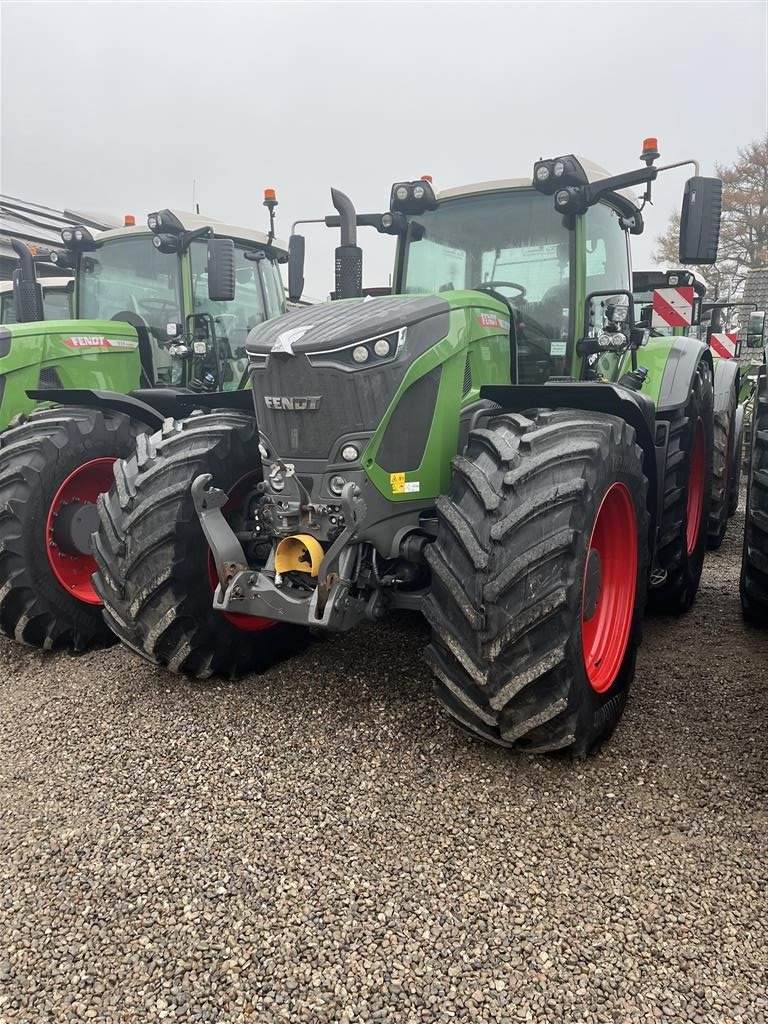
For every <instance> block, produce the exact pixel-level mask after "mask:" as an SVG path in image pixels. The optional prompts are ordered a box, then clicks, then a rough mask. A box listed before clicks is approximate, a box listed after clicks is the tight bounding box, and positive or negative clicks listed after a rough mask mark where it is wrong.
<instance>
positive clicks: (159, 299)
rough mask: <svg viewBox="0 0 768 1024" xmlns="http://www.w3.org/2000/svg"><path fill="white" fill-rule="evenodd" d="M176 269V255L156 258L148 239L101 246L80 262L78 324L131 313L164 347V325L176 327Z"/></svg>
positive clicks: (133, 237)
mask: <svg viewBox="0 0 768 1024" xmlns="http://www.w3.org/2000/svg"><path fill="white" fill-rule="evenodd" d="M179 266H180V262H179V257H178V255H177V254H175V253H161V252H159V251H158V250H157V249H156V248H155V247H154V245H153V244H152V236H151V235H128V236H124V237H122V238H115V239H113V240H107V241H106V242H104V243H103V245H101V246H99V248H98V249H95V250H94V251H93V252H88V253H85V254H84V255H83V257H82V258H81V262H80V273H79V274H78V275H77V281H78V311H79V316H80V318H81V319H84V320H112V319H113V317H115V316H116V314H118V313H126V312H128V313H134V314H137V315H138V316H140V317H141V318H142V320H143V321H144V322H145V323H146V324H147V326H148V327H149V331H150V334H151V335H152V336H153V337H154V339H155V340H156V341H157V342H159V343H162V342H164V341H165V340H166V328H167V325H168V324H169V323H179V322H180V321H181V281H180V272H179Z"/></svg>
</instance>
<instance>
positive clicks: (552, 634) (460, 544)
mask: <svg viewBox="0 0 768 1024" xmlns="http://www.w3.org/2000/svg"><path fill="white" fill-rule="evenodd" d="M642 465H643V453H642V450H641V449H640V448H639V446H638V445H637V443H636V440H635V434H634V430H633V429H632V428H631V427H630V426H629V425H628V424H627V423H625V422H624V421H622V420H620V419H618V418H616V417H612V416H603V415H599V414H595V413H589V412H578V411H575V410H560V411H557V412H549V411H536V412H533V413H530V414H528V415H525V416H522V415H511V414H498V415H493V414H489V418H488V420H487V421H486V422H484V423H483V425H482V426H481V427H480V428H478V429H476V430H473V431H472V432H471V433H470V437H469V440H468V444H467V448H466V450H465V451H464V453H463V454H462V455H460V456H458V457H457V458H456V459H455V460H454V473H453V481H452V484H451V489H450V492H449V494H448V495H447V496H445V497H443V498H440V499H439V501H438V535H437V540H436V541H435V543H434V544H433V545H431V546H430V548H429V549H428V555H427V557H428V559H429V562H430V565H431V568H432V587H431V591H430V595H429V597H428V598H427V599H426V601H425V607H424V611H425V615H426V617H427V619H428V621H429V623H430V626H431V629H432V640H431V643H430V645H429V647H428V648H427V659H428V661H429V662H430V664H431V666H432V669H433V672H434V675H435V684H434V688H435V694H436V696H437V698H438V700H439V701H440V703H441V704H442V705H443V707H444V708H445V710H446V711H447V712H448V714H449V715H450V716H451V718H453V719H454V720H455V721H456V722H457V723H458V724H459V725H461V726H462V727H463V728H465V729H467V730H469V731H470V732H471V733H473V734H475V735H476V736H479V737H481V738H483V739H486V740H489V741H491V742H493V743H497V744H500V745H502V746H507V747H514V748H516V749H521V750H527V751H530V752H538V751H555V750H563V751H568V752H569V753H570V754H571V755H573V756H576V757H581V756H586V755H587V754H589V753H591V752H593V751H594V750H595V749H596V748H597V747H598V746H599V744H600V743H601V742H602V741H603V740H604V739H605V738H606V737H607V736H609V735H610V733H611V732H612V731H613V729H614V727H615V725H616V723H617V722H618V720H619V718H620V717H621V714H622V711H623V709H624V705H625V702H626V699H627V694H628V691H629V687H630V684H631V681H632V678H633V676H634V672H635V658H636V652H637V646H638V644H639V642H640V636H641V621H642V614H643V607H644V604H645V591H646V578H647V571H648V513H647V508H646V492H647V486H648V484H647V480H646V478H645V476H644V474H643V469H642Z"/></svg>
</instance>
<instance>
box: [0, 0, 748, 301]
mask: <svg viewBox="0 0 768 1024" xmlns="http://www.w3.org/2000/svg"><path fill="white" fill-rule="evenodd" d="M767 9H768V8H767V7H766V3H765V2H764V0H750V2H743V3H739V2H736V0H729V2H727V3H719V2H718V3H703V2H699V3H652V2H648V0H646V2H644V3H640V4H636V3H619V2H612V3H605V4H604V3H571V4H568V5H563V4H559V3H554V2H553V3H540V4H534V3H520V4H512V3H508V4H504V3H499V4H488V3H453V4H416V3H387V4H374V3H368V4H364V3H351V4H339V3H337V4H330V3H319V2H318V3H312V4H298V3H296V4H293V3H287V2H284V3H280V4H261V3H249V4H246V3H228V2H225V0H219V2H216V3H207V2H202V3H201V2H198V3H176V4H172V3H160V2H153V3H146V4H145V3H118V2H113V3H109V4H100V3H81V4H78V3H52V4H43V3H35V2H32V0H24V2H23V3H16V2H9V0H5V2H4V3H3V4H2V15H1V17H2V25H1V27H2V140H1V141H2V154H1V155H2V161H1V164H0V188H1V189H2V191H3V192H5V193H10V194H11V195H15V196H20V197H22V198H24V199H27V200H30V201H32V202H39V203H45V204H50V205H52V206H59V207H62V206H68V207H74V208H78V207H79V208H81V209H91V210H105V211H110V212H114V213H117V214H122V213H128V212H129V213H134V214H135V215H136V217H137V220H138V219H142V220H143V219H144V217H145V216H146V214H147V213H148V212H149V211H151V210H155V209H158V208H162V207H165V206H170V207H180V208H182V209H189V208H191V202H192V180H193V178H195V179H196V181H197V198H198V201H199V202H200V206H201V211H202V212H204V213H208V214H210V215H211V216H215V217H218V218H221V219H225V220H228V221H230V222H233V223H241V224H247V225H251V226H254V227H260V228H264V227H265V225H266V211H265V210H264V209H263V207H262V206H261V199H262V190H263V189H264V187H266V186H274V187H276V188H277V189H278V197H279V199H280V207H279V208H278V215H279V220H278V225H279V228H278V234H279V235H281V236H282V237H287V235H288V233H289V230H290V224H291V222H292V221H293V220H294V219H296V218H299V217H316V216H322V215H324V214H325V213H330V212H332V208H331V203H330V196H329V186H330V185H335V186H337V187H339V188H341V189H342V190H343V191H345V192H347V193H348V194H349V195H350V196H351V198H352V199H353V201H354V203H355V205H356V207H357V209H358V211H360V212H373V211H380V210H383V209H384V208H385V207H386V205H387V202H388V198H389V188H390V185H391V183H392V182H393V181H395V180H402V179H409V178H416V177H419V176H420V175H422V174H425V173H429V174H432V175H433V176H434V179H435V185H436V187H437V188H448V187H452V186H455V185H460V184H465V183H468V182H472V181H482V180H486V179H491V178H504V177H516V176H523V175H527V174H529V173H530V170H531V168H532V165H533V161H534V160H535V159H536V158H538V157H539V156H545V157H551V156H556V155H558V154H563V153H570V152H576V153H580V154H583V155H585V156H588V157H590V158H591V159H593V160H595V161H597V162H598V163H600V164H602V165H604V166H605V167H607V168H608V169H610V170H611V171H612V172H619V171H624V170H629V169H631V168H633V167H635V166H637V165H638V161H637V157H638V154H639V152H640V145H641V141H642V139H643V138H644V137H645V136H647V135H655V136H658V138H659V142H660V148H661V151H662V163H667V162H673V161H676V160H680V159H683V158H686V157H698V159H699V160H700V161H701V164H702V173H704V174H710V173H713V171H714V164H715V162H716V161H719V162H722V163H729V162H731V161H732V160H733V159H734V157H735V156H736V149H737V147H738V146H739V145H744V144H745V143H747V142H749V141H750V140H751V139H754V138H756V137H757V136H759V135H760V134H761V133H762V132H763V131H765V130H766V124H767V123H768V114H767V112H766V111H767V108H766V91H767V90H766V59H767V57H768V48H767V35H766V33H767V31H768V24H767V20H766V11H767ZM685 177H687V174H686V173H684V172H670V173H669V174H668V175H666V176H664V180H663V181H662V182H659V183H658V184H657V186H656V189H655V208H654V209H651V210H648V211H647V215H646V224H647V227H646V232H645V234H644V235H643V236H641V237H640V238H639V239H634V240H633V244H634V254H635V255H634V264H635V266H636V267H640V266H642V265H643V264H647V263H649V262H650V260H649V257H650V251H651V248H652V244H653V239H654V237H655V235H656V234H658V233H660V231H661V230H663V228H664V226H665V224H666V220H667V216H668V214H669V213H670V212H671V211H672V209H673V208H675V207H676V206H677V205H678V204H679V201H680V196H681V194H682V187H683V182H684V179H685ZM307 234H308V243H307V252H308V267H307V270H308V273H307V293H308V294H310V295H311V296H313V297H317V298H320V297H323V296H324V295H325V294H327V292H328V290H329V288H330V287H331V285H332V277H333V272H332V251H333V246H334V245H335V244H336V242H337V239H336V237H335V233H332V232H330V231H328V230H327V229H326V228H323V227H315V228H309V229H308V233H307ZM360 241H361V244H362V245H363V247H364V250H365V254H366V260H365V274H364V278H365V282H366V283H367V284H371V285H372V284H386V283H387V281H388V276H389V270H390V264H391V251H392V245H391V241H390V240H389V239H385V238H383V237H381V236H379V235H377V234H375V233H374V232H372V231H371V230H370V229H368V230H366V229H364V230H363V231H361V234H360Z"/></svg>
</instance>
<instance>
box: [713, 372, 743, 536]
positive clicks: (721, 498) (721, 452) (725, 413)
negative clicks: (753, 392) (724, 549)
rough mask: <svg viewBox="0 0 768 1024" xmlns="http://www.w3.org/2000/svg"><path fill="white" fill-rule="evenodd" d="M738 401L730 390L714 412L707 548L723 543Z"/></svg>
mask: <svg viewBox="0 0 768 1024" xmlns="http://www.w3.org/2000/svg"><path fill="white" fill-rule="evenodd" d="M737 401H738V396H737V394H736V392H735V391H731V392H730V394H729V397H728V404H727V406H726V408H725V409H720V410H719V411H718V412H716V413H715V416H714V435H713V447H712V486H711V489H710V490H711V493H710V499H709V520H708V524H707V547H708V548H709V549H710V551H714V550H716V549H717V548H719V547H720V545H721V544H722V543H723V538H724V537H725V531H726V528H727V526H728V515H729V511H728V506H729V503H730V501H731V497H732V488H731V481H732V478H733V476H734V474H735V472H736V466H735V465H734V462H733V454H734V448H735V445H736V436H735V435H736V405H737ZM737 493H738V492H737Z"/></svg>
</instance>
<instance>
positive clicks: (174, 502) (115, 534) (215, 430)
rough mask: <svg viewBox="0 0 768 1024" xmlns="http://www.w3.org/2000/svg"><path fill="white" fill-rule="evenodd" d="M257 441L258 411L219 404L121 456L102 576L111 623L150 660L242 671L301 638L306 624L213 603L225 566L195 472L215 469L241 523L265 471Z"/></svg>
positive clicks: (98, 547) (99, 584)
mask: <svg viewBox="0 0 768 1024" xmlns="http://www.w3.org/2000/svg"><path fill="white" fill-rule="evenodd" d="M258 444H259V435H258V430H257V427H256V421H255V420H254V418H253V417H252V416H246V415H243V414H242V413H235V412H225V411H222V412H213V413H209V414H207V415H194V416H190V417H189V418H188V419H185V420H181V421H178V422H175V423H171V422H170V421H169V423H168V425H167V426H166V427H165V428H164V429H163V430H162V431H159V432H158V433H156V434H153V435H152V436H151V437H149V436H147V437H143V438H140V439H139V443H138V445H137V449H136V454H135V455H134V456H133V457H132V458H130V459H126V460H124V461H121V462H118V463H117V465H116V466H115V486H114V487H113V488H112V489H111V490H110V492H109V493H108V494H106V495H104V496H103V497H102V498H101V500H100V501H99V530H98V534H97V536H96V538H95V543H94V554H95V557H96V563H97V565H98V572H97V574H96V576H95V577H94V585H95V587H96V590H97V592H98V594H99V596H100V597H101V599H102V600H103V602H104V612H105V617H106V620H107V622H108V623H109V625H110V627H111V628H112V630H113V631H114V632H115V633H116V634H117V635H118V637H120V639H121V640H122V641H123V642H124V643H125V644H127V645H128V646H129V647H131V648H133V649H134V650H135V651H136V652H137V653H138V654H140V655H141V656H142V657H144V658H146V659H147V660H148V661H152V662H154V663H155V664H158V665H163V666H165V667H166V668H168V669H170V670H171V671H174V672H181V673H184V674H185V675H189V676H194V677H197V678H206V677H208V676H211V675H223V676H228V677H234V676H238V675H241V674H242V673H244V672H248V671H251V670H254V669H258V668H262V667H265V666H266V665H267V664H268V663H269V662H270V661H271V660H274V659H275V658H276V657H278V656H279V655H281V654H283V653H286V652H287V650H288V646H289V644H290V643H291V642H292V643H293V644H294V647H295V644H296V639H297V633H298V632H299V631H298V630H291V629H290V627H286V626H284V625H278V624H275V623H274V622H272V621H271V620H269V619H260V618H255V617H252V616H247V615H236V614H235V615H231V614H223V613H221V612H218V611H216V610H215V609H214V607H213V592H214V589H215V586H216V583H217V579H216V573H215V569H214V568H213V565H212V562H211V558H210V550H209V548H208V544H207V542H206V539H205V536H204V534H203V530H202V527H201V525H200V520H199V519H198V516H197V512H196V511H195V506H194V502H193V500H192V491H191V488H192V482H193V480H194V479H195V478H196V477H198V476H200V475H201V474H203V473H210V474H211V476H212V478H213V483H214V485H215V486H216V487H220V488H221V489H222V490H224V491H226V492H227V493H228V494H229V495H230V499H231V500H230V504H229V505H228V506H226V507H225V509H224V513H225V515H227V516H228V518H229V517H233V518H232V522H233V523H235V522H236V521H237V526H236V528H238V529H242V526H243V520H242V514H243V511H244V510H243V499H244V498H245V496H246V495H247V494H248V493H249V491H251V490H252V488H253V486H254V485H255V484H256V483H258V481H259V480H260V479H261V462H260V458H259V451H258ZM238 517H240V519H238Z"/></svg>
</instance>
